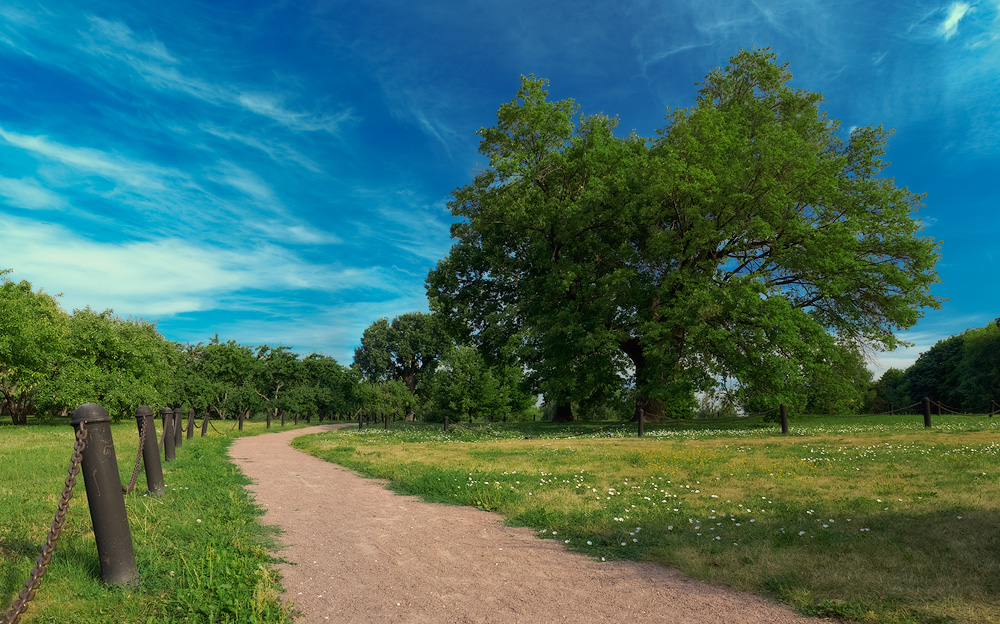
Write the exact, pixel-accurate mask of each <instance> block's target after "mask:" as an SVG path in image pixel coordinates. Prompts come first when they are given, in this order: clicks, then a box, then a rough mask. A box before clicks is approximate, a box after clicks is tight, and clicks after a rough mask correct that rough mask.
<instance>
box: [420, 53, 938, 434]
mask: <svg viewBox="0 0 1000 624" xmlns="http://www.w3.org/2000/svg"><path fill="white" fill-rule="evenodd" d="M790 80H791V73H790V72H789V71H788V68H787V66H782V65H778V64H777V63H776V61H775V57H774V55H773V54H771V53H769V52H767V51H766V50H765V51H760V50H755V51H744V52H741V53H740V54H738V55H737V56H735V57H733V58H732V59H731V62H730V65H729V66H728V67H726V68H725V69H724V70H722V69H718V70H715V71H712V72H711V73H709V75H708V77H707V78H706V80H705V83H704V84H703V85H702V88H701V90H700V92H699V95H698V97H697V99H696V104H695V106H694V107H691V108H687V109H680V110H673V111H668V113H667V120H668V124H667V125H666V126H665V127H664V128H662V129H661V130H660V131H659V137H658V138H657V139H655V140H650V141H646V140H642V139H639V138H637V137H635V136H634V134H633V135H630V136H628V137H625V138H616V137H615V135H614V134H613V133H612V130H613V128H614V120H611V119H609V118H607V117H603V116H600V115H598V116H591V117H584V116H581V117H580V119H579V122H578V123H577V121H576V120H575V115H576V111H577V109H576V106H575V105H574V104H573V102H572V101H571V100H564V101H561V102H549V101H548V100H547V93H546V92H545V89H544V87H545V83H544V81H540V80H535V79H533V78H525V79H523V81H522V86H521V89H520V90H519V92H518V96H517V97H516V98H515V100H513V101H512V102H510V103H508V104H505V105H504V106H502V107H501V109H500V112H499V113H498V123H497V126H496V127H494V128H484V129H482V130H480V135H481V136H482V137H483V141H482V143H481V145H480V151H481V152H482V153H483V154H484V155H486V156H488V157H489V159H490V168H489V169H487V170H486V171H484V172H483V173H481V174H480V175H479V176H477V177H476V179H475V180H474V181H473V183H472V184H470V185H467V186H464V187H461V188H459V189H458V190H456V191H455V192H454V193H453V196H454V200H453V201H452V202H451V203H450V206H451V208H452V212H453V214H454V215H455V216H459V217H464V219H465V221H464V222H462V223H459V224H456V225H455V226H453V230H452V234H453V237H454V238H456V239H457V242H456V244H455V246H454V247H453V249H452V251H451V253H450V254H449V256H448V257H447V258H446V259H445V260H444V261H443V262H442V263H441V264H440V265H439V266H438V268H437V269H435V270H434V271H432V273H431V275H430V276H429V278H428V286H429V295H430V297H431V298H432V301H433V302H434V305H435V306H436V307H437V308H438V309H440V310H441V311H442V312H443V313H444V314H445V315H446V316H448V317H450V318H451V319H457V320H458V321H459V322H460V323H461V324H464V325H465V326H466V327H467V328H468V332H469V333H470V334H472V335H483V336H487V337H490V336H491V335H492V334H497V335H499V336H501V338H502V337H507V336H509V337H512V338H513V339H514V340H518V339H520V340H521V341H522V342H524V343H527V344H530V343H532V342H535V343H538V342H539V341H543V340H544V338H545V336H546V335H547V332H548V331H550V330H551V329H552V328H556V327H562V328H564V330H563V331H564V332H565V335H566V339H567V340H569V339H572V340H573V344H572V345H566V344H562V345H561V346H560V348H561V349H562V350H563V353H557V352H555V351H554V350H553V349H547V348H545V347H544V346H543V348H541V349H540V350H539V358H540V359H541V360H542V361H544V360H547V359H549V358H551V357H553V355H554V356H556V357H560V358H562V359H563V360H564V361H565V362H573V363H575V365H576V366H577V368H578V369H579V370H588V371H595V370H599V369H600V368H602V367H603V368H604V369H605V370H610V369H613V370H617V371H619V373H618V374H619V375H623V374H630V375H632V377H633V378H634V382H635V387H636V395H637V409H638V408H640V407H641V408H642V409H644V410H645V411H646V412H647V413H649V414H651V415H653V416H657V415H663V414H665V413H668V414H671V415H682V414H683V413H684V412H689V411H690V410H691V409H692V408H693V407H694V404H695V400H694V397H695V393H696V391H698V390H706V389H709V388H711V387H712V386H714V385H716V384H719V383H722V384H725V385H726V387H731V388H735V389H736V391H737V395H738V396H739V397H740V398H741V400H742V401H743V402H744V403H746V402H750V401H751V400H760V399H763V400H764V401H765V402H766V403H767V404H768V405H769V406H776V405H777V404H778V403H788V404H790V405H791V406H792V407H793V409H803V408H805V406H806V404H807V401H808V393H807V390H806V389H807V387H808V382H809V380H813V379H817V378H818V377H819V376H821V375H823V373H824V371H826V370H829V368H830V366H831V362H833V361H835V360H836V358H837V356H838V348H839V345H840V344H841V343H844V342H850V343H856V344H860V345H862V346H863V347H864V348H866V349H893V348H895V347H896V346H897V345H898V344H900V343H899V341H898V340H897V338H896V336H895V332H896V331H897V330H899V329H904V328H907V327H910V326H912V325H913V324H914V323H915V322H916V321H917V319H918V318H919V316H920V310H921V308H924V307H938V306H939V303H938V300H937V298H935V297H934V296H932V295H931V294H930V287H931V286H932V285H933V284H934V283H936V282H937V281H938V280H937V275H936V273H935V270H934V266H935V263H936V261H937V259H938V246H937V243H936V242H935V241H933V240H931V239H929V238H926V237H922V236H920V226H919V223H918V222H917V220H916V219H915V217H914V215H915V212H916V210H917V208H918V206H919V204H920V199H921V198H920V197H919V196H918V195H915V194H914V193H911V192H910V191H909V190H907V189H906V188H898V187H896V186H895V183H894V182H893V181H892V180H891V179H889V178H886V177H883V176H882V175H881V174H882V170H883V169H884V167H885V166H886V164H885V163H884V162H883V161H882V159H881V158H882V156H883V154H884V151H885V143H886V139H887V137H888V132H886V131H884V130H883V129H882V128H881V127H863V128H858V129H855V130H853V131H852V132H851V133H850V136H849V137H845V135H844V134H843V133H842V132H841V131H840V129H839V123H838V122H836V121H833V120H830V119H828V118H827V117H826V115H825V114H824V113H822V112H821V111H820V108H819V105H820V103H821V102H822V97H821V96H820V95H819V94H816V93H810V92H808V91H803V90H798V89H792V88H791V87H790V86H789V85H788V83H789V81H790ZM497 328H499V329H497ZM613 352H614V353H616V355H617V357H615V355H612V353H613ZM622 358H627V360H623V359H622ZM601 376H603V377H605V378H607V377H609V373H607V372H605V373H603V374H602V375H601ZM584 389H585V388H584ZM755 397H756V399H754V398H755ZM568 398H572V397H568ZM559 400H560V401H561V400H564V398H563V397H559Z"/></svg>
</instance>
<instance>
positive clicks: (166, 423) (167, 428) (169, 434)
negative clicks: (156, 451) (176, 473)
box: [160, 407, 176, 461]
mask: <svg viewBox="0 0 1000 624" xmlns="http://www.w3.org/2000/svg"><path fill="white" fill-rule="evenodd" d="M160 415H161V416H163V461H174V459H175V457H176V453H175V452H174V410H172V409H170V408H169V407H164V408H163V411H161V412H160Z"/></svg>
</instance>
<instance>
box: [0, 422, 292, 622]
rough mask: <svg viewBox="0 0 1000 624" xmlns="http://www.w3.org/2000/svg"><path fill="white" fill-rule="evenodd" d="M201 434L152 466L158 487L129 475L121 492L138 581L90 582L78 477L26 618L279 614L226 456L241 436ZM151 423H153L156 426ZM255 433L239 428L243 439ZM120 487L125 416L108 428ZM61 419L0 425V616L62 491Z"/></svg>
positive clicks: (88, 539) (89, 546)
mask: <svg viewBox="0 0 1000 624" xmlns="http://www.w3.org/2000/svg"><path fill="white" fill-rule="evenodd" d="M217 426H218V427H219V430H220V431H221V432H222V433H221V434H220V433H216V432H214V431H212V430H211V429H210V432H209V435H208V436H207V437H205V438H200V437H198V434H196V437H195V438H194V439H192V440H184V444H183V447H182V448H181V449H179V450H178V451H177V459H176V461H173V462H170V463H166V464H164V465H163V472H164V481H165V483H166V494H165V495H164V496H163V497H160V498H154V497H152V496H148V495H145V494H144V493H145V492H146V481H145V477H144V475H142V474H141V473H140V476H139V480H138V481H137V485H136V489H135V490H134V491H133V492H132V493H131V494H129V495H127V496H126V497H125V501H126V510H127V513H128V517H129V524H130V525H131V531H132V541H133V543H134V546H135V553H136V561H137V565H138V569H139V575H140V583H139V585H138V586H137V587H134V588H122V587H108V586H105V585H104V584H103V583H101V581H100V577H101V575H100V566H99V562H98V557H97V548H96V545H95V542H94V535H93V532H92V528H91V520H90V514H89V511H88V508H87V500H86V494H85V490H84V485H83V478H82V477H81V478H79V480H78V484H77V486H76V489H75V490H74V495H73V499H72V500H71V501H70V505H69V513H68V514H67V517H66V524H65V526H64V528H63V531H62V536H61V537H60V538H59V542H58V543H57V545H56V549H55V554H54V556H53V558H52V562H51V563H50V564H49V566H48V572H47V573H46V575H45V577H44V578H43V579H42V585H41V588H40V589H39V591H38V594H37V597H36V598H35V599H34V600H33V601H32V602H31V604H30V606H29V609H28V611H27V612H26V613H25V615H24V616H23V617H22V620H21V621H22V622H24V623H26V624H34V623H42V622H46V623H53V624H56V623H58V624H65V623H66V622H88V623H97V622H101V623H104V622H106V623H108V624H111V623H114V624H121V623H132V622H134V623H142V624H147V623H149V624H151V623H156V622H262V623H263V622H267V623H273V622H276V623H281V622H288V621H290V616H289V614H288V613H287V612H286V610H285V609H283V607H282V606H281V605H280V604H279V602H278V600H277V596H278V592H279V591H280V587H279V585H278V580H277V576H276V574H275V571H274V570H273V567H272V565H271V564H272V559H271V558H270V557H269V556H268V554H267V547H268V546H269V545H270V544H272V543H273V538H274V534H273V531H272V530H269V529H267V528H265V527H263V526H261V524H260V522H259V520H260V518H259V515H260V512H259V510H258V509H257V508H256V507H255V506H254V505H253V503H252V501H251V500H250V499H249V496H248V494H247V492H246V490H245V489H244V485H245V484H246V483H247V480H246V479H245V478H244V477H243V476H242V475H241V474H240V472H239V471H238V470H237V469H236V468H235V467H234V466H233V465H232V464H231V463H230V462H229V460H228V457H227V455H226V451H227V448H228V445H229V443H230V442H231V441H232V439H233V438H234V437H235V436H237V435H240V434H239V433H238V432H236V431H230V426H231V423H224V424H217ZM157 428H159V421H157ZM264 431H265V425H264V423H247V424H246V427H245V431H244V433H243V435H255V434H260V433H263V432H264ZM113 435H114V439H115V451H116V453H115V454H116V456H117V458H118V467H119V472H120V476H121V480H122V483H127V481H128V479H129V477H130V476H131V473H132V467H133V463H134V461H135V456H136V452H137V447H138V435H137V432H136V425H135V421H134V420H130V421H126V422H123V423H121V424H117V425H114V426H113ZM73 438H74V436H73V430H72V428H71V427H70V426H69V425H68V424H62V425H60V426H28V427H13V426H0V601H2V604H0V615H2V614H3V612H5V611H6V610H7V609H8V608H9V607H10V605H11V602H12V601H13V599H14V598H16V597H17V593H18V592H19V591H20V590H21V589H22V588H23V587H24V582H25V580H26V579H27V578H28V573H29V572H30V570H31V568H32V566H34V564H35V558H36V557H37V556H38V553H39V552H40V551H41V546H42V545H43V544H44V542H45V536H46V534H47V533H48V530H49V526H50V524H51V522H52V518H53V516H54V514H55V511H56V505H57V503H58V500H59V496H60V494H61V492H62V488H63V481H64V479H65V477H66V474H67V469H68V467H69V460H70V455H71V452H72V446H73V441H74V439H73Z"/></svg>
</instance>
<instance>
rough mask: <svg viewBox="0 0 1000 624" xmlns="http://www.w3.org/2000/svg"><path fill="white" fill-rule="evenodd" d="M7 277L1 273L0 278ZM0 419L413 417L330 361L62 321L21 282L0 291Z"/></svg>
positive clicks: (403, 392) (104, 319)
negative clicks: (83, 413) (157, 413)
mask: <svg viewBox="0 0 1000 624" xmlns="http://www.w3.org/2000/svg"><path fill="white" fill-rule="evenodd" d="M7 273H9V270H8V271H2V272H0V275H5V274H7ZM0 399H2V402H0V413H2V414H4V415H6V416H10V418H11V420H12V422H13V423H14V424H26V423H27V417H28V415H29V414H36V413H38V414H53V415H55V414H63V415H64V414H66V413H67V412H68V411H69V410H71V409H73V408H74V407H76V406H77V405H80V404H82V403H88V402H94V403H100V404H101V405H103V406H104V407H105V408H107V410H108V411H109V412H110V413H111V414H112V415H113V416H115V417H116V418H117V417H121V416H123V415H127V414H132V413H134V410H135V408H136V407H138V406H139V405H149V406H151V407H154V408H159V407H166V406H170V407H183V408H190V409H195V410H198V411H205V412H208V413H210V414H212V416H213V417H216V418H235V417H238V416H241V415H242V416H253V415H255V414H267V413H270V414H271V415H272V416H278V415H280V414H281V413H283V412H284V413H289V414H292V413H296V412H298V413H302V414H303V415H305V414H310V415H331V416H332V415H333V414H340V415H347V414H350V415H352V416H353V415H356V414H357V413H358V412H359V411H362V410H364V411H365V412H367V413H369V414H381V413H397V414H400V415H403V414H405V413H407V412H409V413H412V411H413V399H412V395H411V394H410V392H408V390H407V388H406V386H405V384H403V383H402V382H398V381H391V380H378V381H370V382H369V381H364V380H362V379H361V375H360V374H359V373H358V372H357V371H355V370H352V369H348V368H346V367H344V366H342V365H340V364H338V363H337V362H336V361H335V360H334V359H333V358H331V357H328V356H324V355H319V354H315V353H314V354H311V355H309V356H306V357H300V356H299V355H297V354H295V353H292V352H291V351H290V350H289V349H288V348H287V347H281V346H279V347H271V346H267V345H264V346H259V347H249V346H246V345H241V344H237V343H236V342H235V341H232V340H230V341H226V342H223V341H220V340H219V339H218V337H217V336H216V337H215V338H213V339H212V340H210V341H209V342H207V343H199V344H196V345H190V344H180V343H175V342H171V341H168V340H166V339H165V338H164V337H163V336H162V335H161V334H160V333H159V331H157V329H156V326H155V325H154V324H153V323H150V322H148V321H145V320H142V319H123V318H120V317H118V316H116V315H115V314H114V313H113V312H112V311H111V310H105V311H103V312H95V311H93V310H91V309H90V308H89V307H88V308H85V309H83V310H74V311H73V313H72V314H67V313H66V312H64V311H63V310H62V308H61V307H60V306H59V304H58V301H57V299H56V298H55V297H53V296H51V295H49V294H48V293H46V292H44V290H42V289H38V290H34V289H33V287H32V285H31V284H30V283H28V282H27V281H21V282H14V281H12V280H9V279H7V278H6V277H4V278H3V282H2V285H0Z"/></svg>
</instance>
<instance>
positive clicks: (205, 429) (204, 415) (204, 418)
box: [201, 412, 208, 438]
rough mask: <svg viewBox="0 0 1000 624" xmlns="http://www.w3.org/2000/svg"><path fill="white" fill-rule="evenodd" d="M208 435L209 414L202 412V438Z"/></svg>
mask: <svg viewBox="0 0 1000 624" xmlns="http://www.w3.org/2000/svg"><path fill="white" fill-rule="evenodd" d="M207 433H208V412H202V414H201V437H203V438H204V437H205V434H207Z"/></svg>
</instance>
